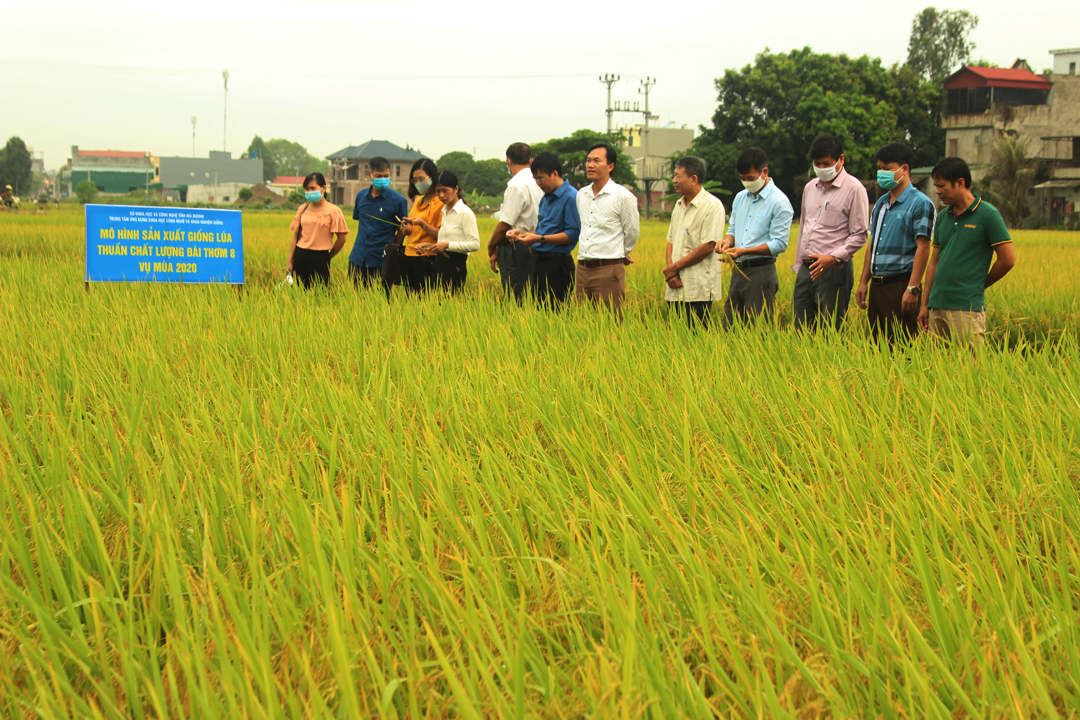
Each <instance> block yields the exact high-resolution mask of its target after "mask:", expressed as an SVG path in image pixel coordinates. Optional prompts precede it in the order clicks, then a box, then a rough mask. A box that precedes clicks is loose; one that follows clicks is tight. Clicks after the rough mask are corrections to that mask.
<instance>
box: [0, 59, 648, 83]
mask: <svg viewBox="0 0 1080 720" xmlns="http://www.w3.org/2000/svg"><path fill="white" fill-rule="evenodd" d="M0 67H2V68H11V69H14V70H45V71H49V70H51V71H56V72H68V71H80V72H90V73H110V74H123V75H128V76H130V75H146V76H151V77H192V78H200V77H202V78H209V77H213V75H214V74H215V72H216V71H214V70H190V69H184V68H153V67H139V66H123V65H88V64H85V63H25V62H0ZM232 76H233V77H234V78H235V77H239V78H267V79H280V78H286V77H288V78H301V77H302V78H306V79H311V75H310V74H308V73H304V72H266V71H252V72H243V71H241V72H239V73H237V72H235V71H233V72H232ZM317 77H321V78H332V79H343V80H367V81H376V80H390V81H400V80H547V79H552V80H555V79H569V78H590V77H595V75H593V74H592V73H569V74H538V75H384V74H380V75H364V74H361V73H320V74H319V75H318V76H317ZM627 77H639V76H637V75H632V76H627Z"/></svg>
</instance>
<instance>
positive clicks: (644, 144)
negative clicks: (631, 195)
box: [638, 77, 658, 220]
mask: <svg viewBox="0 0 1080 720" xmlns="http://www.w3.org/2000/svg"><path fill="white" fill-rule="evenodd" d="M655 84H656V78H654V77H646V78H645V79H644V80H642V81H641V87H639V88H638V92H639V93H641V94H642V95H644V96H645V113H644V114H645V127H644V128H643V129H642V131H641V148H642V150H643V151H644V152H645V154H644V155H643V156H642V158H641V174H642V178H641V181H642V182H643V183H645V219H646V220H648V219H649V195H651V194H652V178H650V177H649V120H656V119H658V116H655V115H650V114H649V90H650V89H652V86H653V85H655Z"/></svg>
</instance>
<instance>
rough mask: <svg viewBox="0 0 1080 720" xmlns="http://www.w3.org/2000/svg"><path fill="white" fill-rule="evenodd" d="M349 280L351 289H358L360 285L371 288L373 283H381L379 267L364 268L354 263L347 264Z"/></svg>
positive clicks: (380, 269)
mask: <svg viewBox="0 0 1080 720" xmlns="http://www.w3.org/2000/svg"><path fill="white" fill-rule="evenodd" d="M349 278H350V279H351V280H352V281H353V287H356V288H359V287H360V283H363V284H364V287H371V284H372V283H374V282H378V283H381V282H382V268H381V267H364V266H361V265H357V264H356V263H354V262H350V263H349Z"/></svg>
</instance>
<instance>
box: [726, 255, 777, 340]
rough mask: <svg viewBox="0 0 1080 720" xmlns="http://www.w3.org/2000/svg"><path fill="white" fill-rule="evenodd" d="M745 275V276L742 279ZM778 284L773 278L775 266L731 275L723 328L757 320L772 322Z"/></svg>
mask: <svg viewBox="0 0 1080 720" xmlns="http://www.w3.org/2000/svg"><path fill="white" fill-rule="evenodd" d="M744 273H745V275H746V277H743V274H744ZM778 287H780V281H779V279H778V278H777V277H776V263H772V264H770V265H759V266H758V267H752V268H742V272H739V270H738V269H736V270H735V271H733V272H732V273H731V287H730V288H728V295H727V300H725V301H724V327H726V328H727V327H731V326H732V324H734V322H735V320H736V319H738V321H739V322H741V323H748V322H752V321H754V320H756V319H757V318H759V317H764V319H765V320H772V316H773V308H774V307H775V305H776V289H777V288H778Z"/></svg>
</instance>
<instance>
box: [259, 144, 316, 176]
mask: <svg viewBox="0 0 1080 720" xmlns="http://www.w3.org/2000/svg"><path fill="white" fill-rule="evenodd" d="M266 149H267V150H269V151H270V157H272V158H274V163H275V164H276V166H277V167H276V171H277V172H278V173H280V174H282V175H308V174H310V173H313V172H321V173H325V172H326V168H327V162H326V160H324V159H322V158H317V157H315V156H314V155H312V154H311V153H309V152H308V151H307V148H305V147H304V146H303V145H301V144H300V143H295V142H291V141H289V140H284V139H282V138H273V139H271V140H267V141H266ZM264 169H265V168H264Z"/></svg>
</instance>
